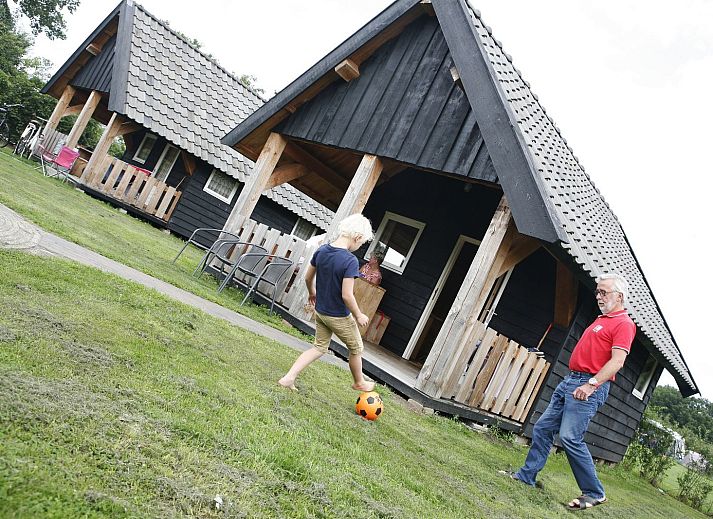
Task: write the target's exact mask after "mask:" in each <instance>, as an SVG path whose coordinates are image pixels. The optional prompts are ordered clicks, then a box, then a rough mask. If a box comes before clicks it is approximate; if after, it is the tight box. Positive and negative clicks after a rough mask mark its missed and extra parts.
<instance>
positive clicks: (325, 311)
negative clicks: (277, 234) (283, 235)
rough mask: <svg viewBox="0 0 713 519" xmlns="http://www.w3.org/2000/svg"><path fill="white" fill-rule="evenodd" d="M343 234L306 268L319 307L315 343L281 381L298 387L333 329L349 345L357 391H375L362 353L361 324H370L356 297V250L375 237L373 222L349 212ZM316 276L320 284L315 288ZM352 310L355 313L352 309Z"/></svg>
mask: <svg viewBox="0 0 713 519" xmlns="http://www.w3.org/2000/svg"><path fill="white" fill-rule="evenodd" d="M338 229H339V237H338V238H337V239H336V240H335V241H333V242H332V243H328V244H325V245H322V246H321V247H319V248H318V249H317V250H316V251H315V252H314V255H313V256H312V260H311V261H310V264H309V265H308V266H307V271H306V272H305V283H306V284H307V290H308V292H309V303H310V304H312V305H314V307H315V321H316V329H315V335H314V346H312V348H310V349H309V350H307V351H305V352H304V353H302V354H301V355H300V356H299V357H298V358H297V360H296V361H295V363H294V364H293V365H292V367H291V368H290V370H289V371H288V372H287V374H286V375H285V376H284V377H282V378H281V379H280V380H279V381H278V384H280V385H281V386H282V387H285V388H288V389H292V390H296V389H297V388H296V387H295V380H296V379H297V375H299V374H300V372H301V371H302V370H303V369H305V368H306V367H307V366H309V365H310V364H312V363H313V362H314V361H315V360H317V359H318V358H320V357H321V356H322V355H324V354H325V353H327V349H328V348H329V343H330V341H331V340H332V333H336V334H337V337H339V338H340V339H341V340H342V341H343V342H344V344H346V346H347V348H348V349H349V369H350V370H351V372H352V377H353V378H354V383H353V384H352V388H353V389H356V390H357V391H371V390H372V389H374V383H373V382H367V381H366V380H364V374H363V373H362V371H361V353H362V351H363V350H364V344H363V342H362V340H361V335H360V334H359V329H358V328H357V325H359V326H366V325H368V324H369V318H368V317H367V316H366V315H365V314H364V313H362V311H361V310H360V309H359V305H358V304H357V302H356V299H355V298H354V278H356V277H359V261H358V260H357V259H356V256H354V254H352V252H353V251H355V250H357V249H358V248H359V247H361V246H362V245H363V244H364V243H366V242H367V241H370V240H371V239H372V238H373V237H374V233H373V231H372V229H371V223H369V220H367V219H366V218H365V217H364V216H362V215H361V214H353V215H351V216H347V217H346V218H345V219H344V220H342V221H341V222H340V223H339V226H338ZM315 280H316V288H315ZM350 312H351V313H350Z"/></svg>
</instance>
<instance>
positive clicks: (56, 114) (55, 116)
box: [42, 85, 76, 139]
mask: <svg viewBox="0 0 713 519" xmlns="http://www.w3.org/2000/svg"><path fill="white" fill-rule="evenodd" d="M75 92H76V90H75V89H74V87H73V86H71V85H67V86H66V87H65V89H64V91H63V92H62V95H61V96H60V98H59V101H57V104H56V105H54V110H52V115H50V118H49V119H47V124H45V127H44V129H43V130H42V138H43V139H44V137H45V135H47V133H48V132H49V131H50V130H56V129H57V125H58V124H59V121H60V120H61V119H62V117H64V115H65V111H66V110H67V107H69V103H71V102H72V98H73V97H74V94H75Z"/></svg>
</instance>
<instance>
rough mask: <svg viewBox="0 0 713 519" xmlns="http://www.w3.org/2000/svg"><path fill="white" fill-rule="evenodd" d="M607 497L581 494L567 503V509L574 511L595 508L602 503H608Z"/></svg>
mask: <svg viewBox="0 0 713 519" xmlns="http://www.w3.org/2000/svg"><path fill="white" fill-rule="evenodd" d="M606 502H607V498H606V497H605V498H602V499H594V498H593V497H589V496H585V495H581V496H579V497H578V498H576V499H572V501H570V502H569V503H567V509H568V510H572V511H575V512H576V511H579V510H588V509H589V508H594V507H595V506H597V505H601V504H602V503H606Z"/></svg>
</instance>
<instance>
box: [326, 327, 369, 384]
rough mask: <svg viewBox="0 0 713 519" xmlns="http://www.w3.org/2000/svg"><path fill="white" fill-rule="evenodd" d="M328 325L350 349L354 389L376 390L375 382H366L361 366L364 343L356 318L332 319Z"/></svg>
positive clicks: (350, 365)
mask: <svg viewBox="0 0 713 519" xmlns="http://www.w3.org/2000/svg"><path fill="white" fill-rule="evenodd" d="M328 324H329V327H330V328H331V329H332V331H333V332H334V333H335V334H336V335H337V337H339V338H340V339H341V341H342V342H343V343H344V344H345V345H346V346H347V348H348V349H349V370H350V371H351V372H352V378H353V379H354V383H353V384H352V388H353V389H356V390H357V391H371V390H372V389H374V383H373V382H367V381H366V380H364V373H363V372H362V366H361V364H362V362H361V353H362V351H364V342H363V341H362V340H361V334H360V333H359V325H357V322H356V319H354V316H352V315H349V316H347V317H330V318H329V320H328Z"/></svg>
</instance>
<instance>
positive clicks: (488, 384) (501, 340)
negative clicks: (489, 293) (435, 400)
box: [442, 322, 550, 423]
mask: <svg viewBox="0 0 713 519" xmlns="http://www.w3.org/2000/svg"><path fill="white" fill-rule="evenodd" d="M476 326H477V327H478V329H477V331H476V335H475V336H476V337H481V338H480V339H479V340H477V341H475V342H474V343H473V344H472V345H470V346H469V347H467V348H465V349H464V350H463V351H462V352H461V354H460V356H459V357H458V358H454V359H452V360H451V367H450V368H451V374H450V376H449V377H448V378H447V379H446V381H445V383H444V391H443V394H442V396H443V397H444V398H451V399H453V400H455V401H457V402H460V403H462V404H465V405H467V406H468V407H475V408H479V409H482V410H484V411H488V412H490V413H493V414H496V415H500V416H504V417H506V418H510V419H512V420H514V421H517V422H520V423H523V422H524V420H525V418H526V417H527V414H528V412H529V411H530V408H531V407H532V404H533V403H534V401H535V398H537V393H538V391H539V389H540V386H541V385H542V382H543V381H544V379H545V377H546V376H547V373H548V371H549V366H550V364H549V362H547V361H546V360H545V359H544V358H542V354H538V352H537V351H529V350H528V349H527V348H525V347H524V346H520V345H519V344H518V343H516V342H515V341H512V340H510V339H508V338H507V337H505V336H504V335H499V334H498V333H497V332H496V331H495V330H493V329H491V328H487V327H486V326H485V325H484V324H483V323H480V322H479V323H477V324H476Z"/></svg>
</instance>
